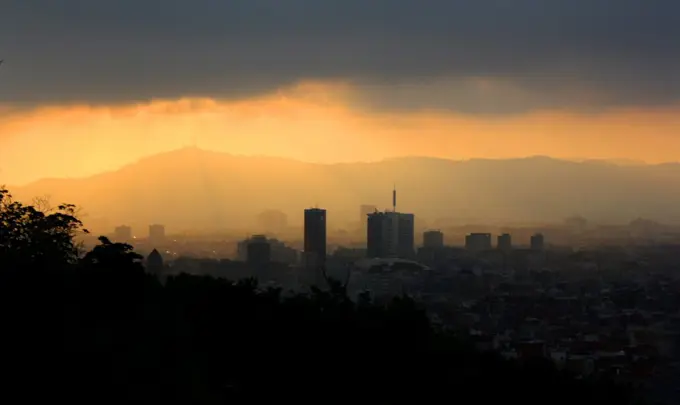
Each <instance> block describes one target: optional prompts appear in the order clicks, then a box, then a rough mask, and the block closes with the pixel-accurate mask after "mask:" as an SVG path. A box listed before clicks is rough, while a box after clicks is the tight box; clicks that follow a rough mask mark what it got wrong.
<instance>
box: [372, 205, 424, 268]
mask: <svg viewBox="0 0 680 405" xmlns="http://www.w3.org/2000/svg"><path fill="white" fill-rule="evenodd" d="M414 223H415V221H414V215H413V214H403V213H399V212H393V211H387V212H375V213H373V214H370V215H369V216H368V224H367V227H366V233H367V235H366V236H367V238H366V239H367V244H366V254H367V256H368V257H400V258H405V259H408V258H412V257H413V255H414V254H415V250H414V242H415V240H414V239H415V228H414V225H415V224H414Z"/></svg>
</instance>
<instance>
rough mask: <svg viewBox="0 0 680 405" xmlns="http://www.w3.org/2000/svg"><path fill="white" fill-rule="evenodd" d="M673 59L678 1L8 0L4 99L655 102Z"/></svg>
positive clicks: (1, 75) (2, 28)
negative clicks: (290, 90)
mask: <svg viewBox="0 0 680 405" xmlns="http://www.w3.org/2000/svg"><path fill="white" fill-rule="evenodd" d="M678 49H680V3H679V2H677V1H675V0H646V1H644V2H643V1H640V0H513V1H507V0H476V1H464V0H419V1H415V0H371V1H366V0H325V1H321V0H319V1H311V0H286V1H281V0H232V1H217V0H192V1H182V2H180V1H168V0H145V1H139V0H136V1H133V0H119V1H115V2H105V1H99V0H88V1H82V0H81V1H78V0H62V1H59V2H54V1H51V0H7V1H5V2H3V6H2V13H1V14H0V58H5V59H6V64H5V65H3V66H2V67H0V102H5V103H7V102H11V103H19V104H21V103H27V104H31V105H33V104H36V103H64V102H88V103H111V102H126V101H138V100H147V99H151V98H175V97H181V96H206V97H216V98H240V97H247V96H252V95H254V94H261V93H266V92H269V91H271V90H272V89H276V88H280V87H285V86H288V85H290V84H293V83H296V82H298V81H301V80H308V79H314V80H329V81H343V82H348V83H352V84H354V85H355V86H357V87H358V88H359V89H361V90H362V97H360V99H358V100H356V102H357V103H361V104H362V105H363V106H366V107H372V108H378V109H385V108H388V109H413V108H444V109H454V110H458V111H462V112H470V113H507V112H520V111H524V110H528V109H536V108H551V109H554V108H579V109H584V108H585V109H593V108H603V107H610V106H628V105H660V104H672V103H675V102H677V101H678V99H679V98H680V73H679V72H680V53H679V52H677V50H678ZM433 88H434V89H437V91H436V92H433V91H432V89H433Z"/></svg>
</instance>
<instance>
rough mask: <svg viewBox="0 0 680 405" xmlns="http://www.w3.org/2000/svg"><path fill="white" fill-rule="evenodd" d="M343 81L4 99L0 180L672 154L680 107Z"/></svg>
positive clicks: (651, 158) (678, 143)
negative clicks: (406, 96)
mask: <svg viewBox="0 0 680 405" xmlns="http://www.w3.org/2000/svg"><path fill="white" fill-rule="evenodd" d="M353 95H354V91H353V89H352V87H351V86H349V85H345V84H342V83H302V84H299V85H297V86H294V87H292V88H289V89H284V90H280V91H278V92H276V93H274V94H270V95H268V96H264V97H259V98H254V99H247V100H237V101H233V100H232V101H221V100H212V99H180V100H157V101H151V102H149V103H146V104H135V105H118V106H108V107H92V106H86V105H77V106H73V105H71V106H51V107H43V108H37V109H34V110H30V111H14V110H8V109H3V108H1V107H0V184H3V183H5V184H10V185H13V184H22V183H26V182H30V181H33V180H36V179H39V178H44V177H80V176H87V175H92V174H95V173H98V172H102V171H107V170H113V169H116V168H118V167H121V166H123V165H125V164H127V163H131V162H134V161H136V160H138V159H139V158H141V157H144V156H147V155H151V154H155V153H159V152H165V151H170V150H173V149H178V148H181V147H185V146H190V145H197V146H199V147H200V148H203V149H210V150H216V151H225V152H230V153H233V154H243V155H270V156H281V157H286V158H293V159H298V160H304V161H312V162H325V163H331V162H347V161H369V160H380V159H384V158H389V157H395V156H404V155H420V156H435V157H443V158H451V159H468V158H508V157H522V156H531V155H547V156H552V157H557V158H608V159H613V158H626V159H634V160H642V161H646V162H648V163H656V162H665V161H676V160H678V151H680V137H678V136H677V134H678V133H680V106H678V107H664V108H648V109H645V108H637V109H618V110H617V109H614V110H608V111H605V112H601V113H597V114H594V113H591V114H579V113H569V112H557V111H535V112H531V113H526V114H520V115H499V116H476V115H475V116H473V115H461V114H456V113H454V112H448V111H411V112H399V113H395V112H375V111H372V112H370V113H369V112H366V111H365V110H362V109H360V108H357V106H356V104H355V103H353V100H354V97H353Z"/></svg>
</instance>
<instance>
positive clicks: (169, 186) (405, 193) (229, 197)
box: [11, 148, 680, 228]
mask: <svg viewBox="0 0 680 405" xmlns="http://www.w3.org/2000/svg"><path fill="white" fill-rule="evenodd" d="M393 184H396V185H397V190H398V205H399V207H398V208H399V209H400V210H402V211H409V212H414V213H415V214H416V215H417V216H420V217H425V218H428V219H435V218H443V217H447V218H475V219H477V220H484V219H486V218H488V219H489V220H507V221H513V222H518V221H532V222H535V221H559V220H561V219H563V218H566V217H568V216H572V215H575V214H579V215H582V216H584V217H586V218H588V219H590V220H596V221H606V222H619V223H624V222H625V223H627V222H629V221H630V220H632V219H634V218H638V217H644V218H649V219H653V220H657V221H660V222H678V220H680V165H678V164H664V165H617V164H613V163H609V164H603V162H602V161H585V162H573V161H564V160H557V159H551V158H547V157H531V158H524V159H509V160H486V159H474V160H468V161H451V160H445V159H436V158H422V157H406V158H397V159H389V160H384V161H380V162H373V163H349V164H329V165H323V164H313V163H304V162H299V161H294V160H288V159H281V158H272V157H244V156H235V155H230V154H225V153H217V152H210V151H205V150H200V149H196V148H186V149H181V150H177V151H173V152H170V153H164V154H159V155H155V156H151V157H148V158H145V159H142V160H140V161H139V162H137V163H134V164H131V165H129V166H126V167H123V168H122V169H120V170H118V171H115V172H109V173H102V174H99V175H96V176H93V177H89V178H82V179H45V180H41V181H38V182H35V183H32V184H30V185H27V186H25V187H13V188H11V191H12V192H13V194H14V195H15V196H16V197H18V198H20V199H28V198H32V197H35V196H42V195H50V196H51V200H52V201H53V202H55V203H58V202H72V203H75V204H78V205H81V206H82V207H83V208H84V211H85V212H86V213H87V215H88V217H87V218H90V219H92V220H97V221H99V223H106V224H107V225H106V226H109V224H110V225H111V226H113V225H115V224H119V223H131V224H148V223H151V222H159V223H164V224H166V225H168V226H169V227H172V228H206V227H210V228H223V227H243V226H249V225H250V224H252V223H253V221H254V219H255V216H256V215H257V214H258V213H259V212H261V211H263V210H265V209H270V208H277V209H280V210H282V211H284V212H286V213H288V214H289V216H290V220H291V222H293V223H294V222H297V221H300V222H301V219H302V210H303V209H304V208H306V207H311V206H314V205H318V206H321V207H325V208H327V209H328V210H329V221H331V222H333V221H338V222H339V221H358V215H359V208H358V207H359V205H360V204H365V203H366V204H376V205H378V207H379V208H386V207H387V206H389V205H390V204H391V190H392V185H393Z"/></svg>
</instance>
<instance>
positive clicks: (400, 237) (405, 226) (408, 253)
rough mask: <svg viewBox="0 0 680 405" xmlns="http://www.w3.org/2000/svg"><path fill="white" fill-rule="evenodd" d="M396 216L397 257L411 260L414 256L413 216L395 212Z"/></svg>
mask: <svg viewBox="0 0 680 405" xmlns="http://www.w3.org/2000/svg"><path fill="white" fill-rule="evenodd" d="M395 214H396V215H397V256H398V257H401V258H402V259H413V257H414V256H415V253H416V251H415V242H416V234H415V223H416V220H415V216H414V215H413V214H404V213H401V212H395Z"/></svg>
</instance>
